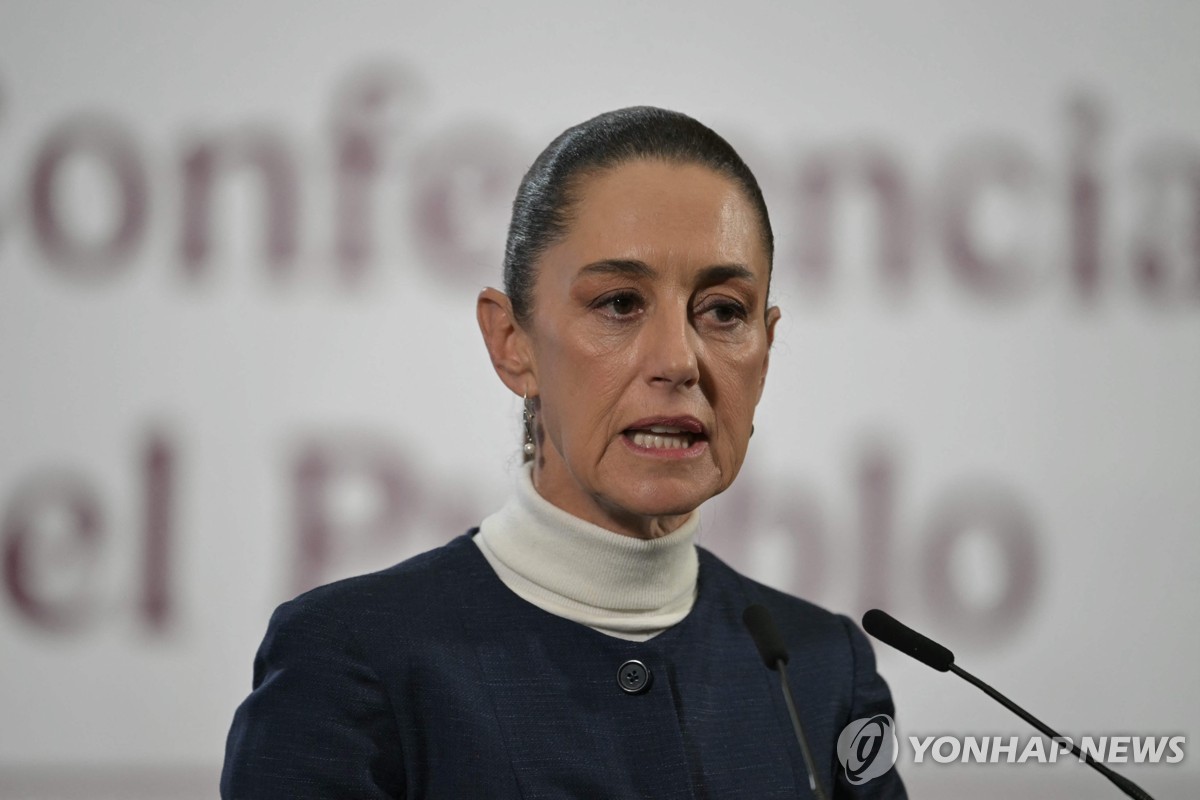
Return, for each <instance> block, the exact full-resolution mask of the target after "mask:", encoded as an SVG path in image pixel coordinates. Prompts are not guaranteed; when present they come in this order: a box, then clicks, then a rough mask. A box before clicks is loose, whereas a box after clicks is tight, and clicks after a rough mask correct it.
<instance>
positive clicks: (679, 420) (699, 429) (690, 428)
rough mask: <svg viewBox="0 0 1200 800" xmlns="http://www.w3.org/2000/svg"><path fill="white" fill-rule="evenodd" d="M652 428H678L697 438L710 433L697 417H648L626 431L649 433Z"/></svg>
mask: <svg viewBox="0 0 1200 800" xmlns="http://www.w3.org/2000/svg"><path fill="white" fill-rule="evenodd" d="M652 427H660V428H678V429H679V430H681V431H687V432H688V433H692V434H695V435H696V436H705V435H707V434H708V431H707V430H706V429H705V427H704V423H703V422H701V421H700V420H698V419H696V418H695V417H690V416H683V417H646V418H645V419H639V420H638V421H637V422H634V423H633V424H631V425H629V426H628V427H627V428H625V430H626V431H634V430H638V431H648V430H650V429H651V428H652Z"/></svg>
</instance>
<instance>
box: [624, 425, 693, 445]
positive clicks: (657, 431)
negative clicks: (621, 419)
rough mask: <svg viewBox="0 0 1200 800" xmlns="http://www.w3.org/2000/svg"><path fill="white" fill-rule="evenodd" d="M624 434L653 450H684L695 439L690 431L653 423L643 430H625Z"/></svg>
mask: <svg viewBox="0 0 1200 800" xmlns="http://www.w3.org/2000/svg"><path fill="white" fill-rule="evenodd" d="M625 435H626V436H629V438H631V439H632V440H633V443H634V444H636V445H637V446H638V447H649V448H652V449H654V450H686V449H687V448H689V447H691V446H692V443H693V442H695V441H696V434H694V433H692V432H691V431H684V430H681V429H679V428H669V427H666V426H661V425H655V426H653V427H651V428H650V429H649V430H644V431H638V430H634V431H626V432H625Z"/></svg>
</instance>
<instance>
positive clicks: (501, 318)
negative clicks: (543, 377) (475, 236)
mask: <svg viewBox="0 0 1200 800" xmlns="http://www.w3.org/2000/svg"><path fill="white" fill-rule="evenodd" d="M475 318H476V319H477V320H478V321H479V331H480V332H481V333H482V334H483V343H484V345H485V346H486V347H487V351H488V355H489V356H490V357H491V359H492V368H493V369H495V370H496V374H497V375H499V376H500V380H502V381H503V382H504V385H505V386H507V387H508V388H509V390H510V391H512V393H513V394H516V395H518V396H521V397H524V396H526V395H530V396H532V395H536V394H537V376H536V374H535V372H534V362H533V348H532V346H531V343H530V341H529V334H527V333H526V332H525V329H524V328H522V327H521V324H520V323H519V322H517V319H516V316H515V315H514V314H513V309H512V301H511V300H509V298H508V295H506V294H505V293H504V292H501V291H500V290H498V289H492V288H490V287H489V288H487V289H484V290H483V291H482V292H480V293H479V299H478V300H476V301H475Z"/></svg>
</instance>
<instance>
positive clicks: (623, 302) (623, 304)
mask: <svg viewBox="0 0 1200 800" xmlns="http://www.w3.org/2000/svg"><path fill="white" fill-rule="evenodd" d="M597 306H598V307H599V308H604V309H608V310H609V311H610V312H611V313H612V314H613V315H614V316H618V317H627V316H629V315H631V314H633V313H635V312H636V311H637V310H638V309H639V308H640V307H641V298H639V297H638V296H637V295H636V294H631V293H628V292H626V293H623V294H615V295H611V296H610V297H606V298H604V299H602V300H600V302H599V303H597Z"/></svg>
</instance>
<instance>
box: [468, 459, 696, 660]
mask: <svg viewBox="0 0 1200 800" xmlns="http://www.w3.org/2000/svg"><path fill="white" fill-rule="evenodd" d="M516 484H517V485H516V492H515V493H514V495H513V496H512V497H511V498H510V499H509V501H508V502H507V503H506V504H505V505H504V507H503V508H501V509H500V510H499V511H497V512H496V513H494V514H492V515H491V516H489V517H487V518H485V519H484V520H483V522H482V523H481V524H480V529H479V533H478V534H477V535H476V536H475V542H476V544H477V545H478V546H479V549H480V550H481V551H482V552H483V554H484V556H485V557H486V558H487V560H488V563H490V564H491V565H492V568H493V569H495V571H496V574H497V575H498V576H499V577H500V579H501V580H502V581H503V582H504V584H505V585H506V586H508V588H509V589H511V590H512V591H513V592H514V593H516V594H517V595H519V596H520V597H522V598H524V599H525V600H527V601H528V602H530V603H533V604H534V605H536V606H538V607H539V608H541V609H543V610H545V611H548V612H550V613H552V614H556V615H558V616H561V617H565V618H567V619H570V620H573V621H575V622H579V623H581V624H583V625H587V626H589V627H592V628H595V629H596V630H599V631H601V632H603V633H608V634H610V635H613V636H618V637H620V638H625V639H635V640H644V639H648V638H650V637H651V636H654V635H655V634H658V633H661V632H662V631H664V630H666V629H667V628H669V627H671V626H672V625H674V624H676V623H677V622H679V621H680V620H682V619H683V618H684V617H685V616H687V613H688V612H689V611H690V610H691V608H692V603H693V602H694V600H695V594H696V578H697V575H698V573H699V569H700V566H699V558H698V556H697V554H696V547H695V542H694V540H695V537H696V532H697V530H698V528H699V526H700V514H699V512H698V511H693V512H692V513H691V515H690V516H689V517H688V518H687V519H686V520H685V521H684V523H683V524H682V525H680V526H679V528H677V529H676V530H674V531H672V532H671V533H669V534H667V535H666V536H662V537H659V538H657V539H637V538H634V537H632V536H625V535H623V534H619V533H614V532H613V531H609V530H606V529H605V528H601V527H600V526H599V525H593V524H592V523H590V522H586V521H584V520H582V519H579V518H578V517H575V516H573V515H571V514H568V513H567V512H566V511H563V510H562V509H561V508H559V507H557V506H555V505H554V504H552V503H550V502H549V501H548V500H546V499H545V498H543V497H542V496H541V495H540V494H538V492H537V489H535V488H534V485H533V466H532V464H531V463H530V464H526V465H524V466H523V467H522V468H521V469H520V471H519V473H518V475H517V481H516Z"/></svg>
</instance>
